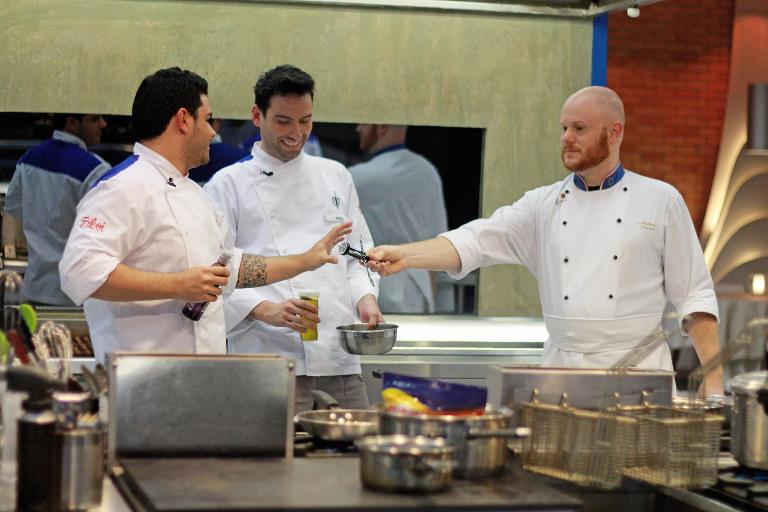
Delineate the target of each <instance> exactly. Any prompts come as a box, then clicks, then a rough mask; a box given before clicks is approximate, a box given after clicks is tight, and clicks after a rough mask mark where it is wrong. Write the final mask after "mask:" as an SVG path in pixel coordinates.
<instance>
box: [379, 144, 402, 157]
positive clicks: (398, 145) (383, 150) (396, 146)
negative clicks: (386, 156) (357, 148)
mask: <svg viewBox="0 0 768 512" xmlns="http://www.w3.org/2000/svg"><path fill="white" fill-rule="evenodd" d="M400 149H405V144H395V145H394V146H388V147H386V148H383V149H380V150H378V151H377V152H375V153H373V154H372V155H371V157H374V156H379V155H381V154H383V153H389V152H391V151H398V150H400Z"/></svg>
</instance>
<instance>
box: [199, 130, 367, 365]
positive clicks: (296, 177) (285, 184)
mask: <svg viewBox="0 0 768 512" xmlns="http://www.w3.org/2000/svg"><path fill="white" fill-rule="evenodd" d="M205 191H206V192H207V193H208V194H209V195H210V196H211V197H212V198H213V200H214V202H215V203H216V204H217V206H218V208H219V209H220V210H221V211H223V212H224V216H225V217H226V218H227V225H228V226H230V227H231V230H230V231H229V233H228V239H227V240H228V242H229V243H234V244H235V245H237V246H238V247H242V248H243V250H245V251H247V252H249V253H256V254H260V255H263V256H285V255H290V254H298V253H301V252H304V251H306V250H308V249H309V248H310V247H311V246H312V245H313V244H314V243H315V242H316V241H317V240H319V239H320V238H321V237H322V236H323V235H325V234H326V233H327V232H328V231H329V230H330V229H331V228H332V227H333V226H336V225H338V224H340V223H341V222H344V221H347V220H351V221H352V222H354V225H353V228H352V229H353V231H352V233H351V234H350V235H348V236H347V240H348V241H349V243H350V244H352V245H353V246H354V247H356V248H359V244H360V237H361V236H362V239H363V246H364V247H365V249H369V248H370V247H371V246H372V240H371V235H370V232H369V231H368V226H367V225H366V223H365V219H364V218H363V215H362V213H361V212H360V207H359V202H358V198H357V193H356V192H355V187H354V185H353V183H352V179H351V178H350V176H349V172H348V171H347V169H346V168H345V167H344V166H343V165H341V164H339V163H338V162H335V161H333V160H328V159H325V158H321V157H315V156H312V155H309V154H306V153H304V152H302V153H301V154H300V155H299V156H298V157H296V158H294V159H293V160H291V161H289V162H282V161H280V160H278V159H276V158H273V157H271V156H270V155H268V154H267V153H265V152H264V151H262V149H261V148H260V147H259V144H254V146H253V149H252V150H251V158H249V159H246V160H243V161H240V162H238V163H236V164H233V165H231V166H229V167H225V168H224V169H222V170H220V171H219V172H217V173H216V174H215V175H214V176H213V178H211V180H210V181H209V182H208V183H207V184H206V185H205ZM372 276H373V279H374V282H376V281H377V280H378V277H377V276H376V275H375V274H372ZM301 289H314V290H319V291H320V299H319V310H320V311H319V316H320V319H321V322H320V324H318V339H317V340H316V341H311V342H302V341H301V340H300V339H299V333H298V332H296V331H292V330H290V329H288V328H286V327H274V326H271V325H268V324H266V323H264V322H260V321H256V320H252V319H250V318H248V314H249V313H250V312H251V310H252V309H253V308H255V307H256V306H257V305H259V304H260V303H261V301H263V300H269V301H272V302H275V303H280V302H284V301H286V300H288V299H289V298H292V297H298V296H299V290H301ZM370 293H372V294H374V295H376V293H377V289H376V288H375V287H374V286H372V285H371V283H370V281H369V279H368V275H367V274H366V271H365V268H364V267H363V266H362V265H360V264H359V263H358V262H357V260H355V259H353V258H350V257H347V256H340V257H339V263H338V264H337V265H323V266H322V267H320V268H318V269H316V270H314V271H311V272H305V273H303V274H301V275H299V276H297V277H294V278H293V279H289V280H285V281H281V282H279V283H274V284H271V285H269V286H262V287H259V288H251V289H239V290H235V291H234V293H232V295H231V296H230V297H228V298H227V300H226V301H225V303H224V310H225V314H226V321H227V335H228V341H229V348H230V351H232V352H237V353H251V352H269V353H275V354H281V355H284V356H286V357H290V358H292V359H294V360H295V361H296V374H297V375H312V376H324V375H351V374H359V373H360V360H359V358H358V357H357V356H353V355H350V354H347V353H346V352H344V351H343V350H342V349H341V347H340V345H339V341H338V335H337V333H336V327H337V326H339V325H346V324H351V323H354V322H355V316H356V306H357V303H358V301H359V300H360V299H361V298H362V297H363V296H364V295H366V294H370Z"/></svg>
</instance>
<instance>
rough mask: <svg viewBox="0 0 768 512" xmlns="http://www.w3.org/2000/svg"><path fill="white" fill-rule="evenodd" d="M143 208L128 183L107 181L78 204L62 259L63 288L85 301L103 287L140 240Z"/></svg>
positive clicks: (60, 265) (78, 301) (76, 298)
mask: <svg viewBox="0 0 768 512" xmlns="http://www.w3.org/2000/svg"><path fill="white" fill-rule="evenodd" d="M139 215H140V208H139V206H138V205H137V204H136V202H135V201H134V199H133V197H132V194H131V193H130V191H129V190H126V187H122V188H121V187H116V186H114V185H113V184H112V183H111V182H109V181H107V182H103V183H101V184H100V185H99V186H98V187H96V188H95V189H93V190H91V191H90V192H89V193H88V194H86V196H85V197H84V198H83V200H82V201H81V202H80V204H79V205H78V207H77V216H76V217H75V222H74V224H73V226H72V230H71V232H70V234H69V239H68V240H67V245H66V247H65V248H64V254H63V255H62V258H61V261H60V262H59V273H60V274H61V289H62V290H63V291H64V293H66V294H67V295H68V296H69V298H71V299H72V300H73V301H74V302H75V304H78V305H79V304H82V303H83V301H85V299H87V298H88V297H90V296H91V295H92V294H93V292H95V291H96V290H98V289H99V287H101V285H103V284H104V282H105V281H106V280H107V278H108V277H109V275H110V274H111V273H112V271H113V270H115V268H116V267H117V265H118V264H120V263H121V262H122V261H123V260H124V259H125V257H126V256H127V254H128V253H129V251H130V248H131V247H135V246H136V244H137V238H138V237H139V236H140V232H139V231H140V230H138V229H131V227H132V226H143V224H142V223H141V221H140V219H139Z"/></svg>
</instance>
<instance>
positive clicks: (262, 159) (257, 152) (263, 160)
mask: <svg viewBox="0 0 768 512" xmlns="http://www.w3.org/2000/svg"><path fill="white" fill-rule="evenodd" d="M251 154H252V155H253V159H254V160H256V161H257V162H258V166H259V167H260V168H261V167H264V168H266V170H268V171H279V170H281V169H289V168H291V167H293V166H295V165H300V164H301V163H302V162H303V161H304V156H305V155H304V150H303V149H302V150H301V152H300V153H299V156H297V157H296V158H294V159H293V160H288V161H287V162H283V161H282V160H280V159H279V158H275V157H273V156H272V155H270V154H269V153H267V152H266V151H264V150H263V149H261V144H260V142H256V143H255V144H254V145H253V148H251ZM262 170H263V169H262Z"/></svg>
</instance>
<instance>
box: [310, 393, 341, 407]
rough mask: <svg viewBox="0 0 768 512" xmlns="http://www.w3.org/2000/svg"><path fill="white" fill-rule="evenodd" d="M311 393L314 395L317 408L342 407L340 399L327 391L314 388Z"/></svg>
mask: <svg viewBox="0 0 768 512" xmlns="http://www.w3.org/2000/svg"><path fill="white" fill-rule="evenodd" d="M309 395H310V396H311V397H312V401H313V402H314V408H315V409H338V408H340V407H341V406H340V405H339V401H338V400H336V399H335V398H334V397H332V396H331V395H329V394H328V393H326V392H325V391H320V390H319V389H313V390H312V391H310V392H309Z"/></svg>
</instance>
